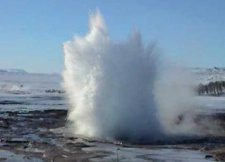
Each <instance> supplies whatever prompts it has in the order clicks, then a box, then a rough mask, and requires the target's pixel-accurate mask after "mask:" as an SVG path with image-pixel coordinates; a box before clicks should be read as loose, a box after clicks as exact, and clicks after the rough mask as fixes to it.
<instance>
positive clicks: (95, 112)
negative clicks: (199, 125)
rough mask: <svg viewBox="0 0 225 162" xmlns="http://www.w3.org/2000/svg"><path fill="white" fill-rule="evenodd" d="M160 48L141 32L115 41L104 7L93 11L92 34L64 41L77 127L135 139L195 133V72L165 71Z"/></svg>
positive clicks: (86, 132)
mask: <svg viewBox="0 0 225 162" xmlns="http://www.w3.org/2000/svg"><path fill="white" fill-rule="evenodd" d="M156 53H157V52H155V48H154V45H153V44H149V45H147V46H145V45H143V43H142V41H141V35H140V34H139V33H138V32H133V33H132V34H131V35H130V37H129V38H128V39H127V40H126V41H124V42H120V43H115V42H113V41H112V40H110V38H109V36H108V33H107V29H106V26H105V23H104V21H103V18H102V16H101V14H100V12H99V11H97V12H95V13H94V14H91V15H90V31H89V32H88V33H87V35H86V36H84V37H78V36H76V37H75V38H74V39H73V40H72V41H68V42H66V43H64V54H65V56H64V57H65V60H64V61H65V70H64V73H63V77H64V84H63V85H64V87H65V89H66V92H67V95H68V98H69V102H70V104H71V109H70V110H69V113H68V120H70V121H72V124H73V126H72V130H73V132H74V133H75V134H79V135H83V136H89V137H93V136H94V137H102V138H113V139H129V140H141V139H158V138H164V136H165V134H182V133H187V132H188V133H193V130H194V127H195V125H194V123H193V120H192V115H191V113H189V112H191V109H192V107H193V106H192V104H193V102H192V97H193V96H194V93H193V91H192V89H191V87H190V86H191V82H189V81H188V79H187V78H189V77H187V76H188V75H186V74H185V73H184V72H183V71H179V73H178V71H174V70H173V69H172V68H170V70H165V69H164V70H162V69H163V68H160V65H159V61H158V56H157V54H156ZM176 75H179V76H176ZM181 78H183V79H181ZM189 83H190V84H189ZM185 114H187V115H185ZM185 116H189V117H187V118H186V117H185Z"/></svg>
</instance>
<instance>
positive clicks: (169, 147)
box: [0, 109, 225, 162]
mask: <svg viewBox="0 0 225 162" xmlns="http://www.w3.org/2000/svg"><path fill="white" fill-rule="evenodd" d="M66 116H67V110H51V109H49V110H42V111H38V110H34V111H26V110H24V111H1V114H0V161H6V162H7V161H8V162H10V161H11V162H22V161H35V162H36V161H37V162H39V161H52V162H53V161H54V162H64V161H65V162H76V161H77V162H88V161H97V162H100V161H101V162H103V161H104V162H112V161H123V162H134V161H138V162H146V161H159V162H162V161H163V162H164V161H171V162H172V161H177V162H179V161H214V160H219V161H225V137H223V136H206V137H201V138H197V139H189V140H184V141H180V142H178V143H176V142H173V141H171V142H168V143H164V144H162V143H160V142H158V143H155V144H151V145H132V144H129V143H123V144H122V143H120V142H112V141H103V140H96V139H85V138H78V137H73V136H72V135H71V134H70V133H69V132H68V131H67V129H66V127H67V125H66V123H67V122H66ZM199 118H201V119H204V118H207V119H208V120H210V119H213V120H214V121H215V119H216V122H217V123H220V125H223V123H224V121H225V114H223V113H219V114H213V115H211V116H207V115H205V116H201V117H199Z"/></svg>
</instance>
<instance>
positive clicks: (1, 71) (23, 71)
mask: <svg viewBox="0 0 225 162" xmlns="http://www.w3.org/2000/svg"><path fill="white" fill-rule="evenodd" d="M0 73H28V72H26V71H25V70H23V69H0Z"/></svg>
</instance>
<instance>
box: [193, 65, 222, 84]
mask: <svg viewBox="0 0 225 162" xmlns="http://www.w3.org/2000/svg"><path fill="white" fill-rule="evenodd" d="M191 71H192V72H193V74H194V75H195V78H196V79H197V82H198V83H202V84H207V83H209V82H215V81H225V68H217V67H214V68H191Z"/></svg>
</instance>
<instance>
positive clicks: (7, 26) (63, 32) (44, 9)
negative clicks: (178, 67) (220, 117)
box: [0, 0, 225, 73]
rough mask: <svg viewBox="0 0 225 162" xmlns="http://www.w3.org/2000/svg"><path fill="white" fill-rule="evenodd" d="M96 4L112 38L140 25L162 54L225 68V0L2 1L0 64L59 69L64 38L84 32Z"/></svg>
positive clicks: (121, 37)
mask: <svg viewBox="0 0 225 162" xmlns="http://www.w3.org/2000/svg"><path fill="white" fill-rule="evenodd" d="M96 8H98V9H99V10H100V11H101V13H102V14H103V16H104V18H105V21H106V24H107V26H108V31H109V34H110V36H111V38H112V39H113V40H115V41H119V40H125V39H126V37H127V36H128V35H129V33H130V32H131V31H132V30H134V29H138V30H139V31H140V32H141V34H142V37H143V39H144V42H149V41H152V40H153V41H157V42H158V47H159V48H160V50H161V52H162V54H163V56H164V57H165V58H168V59H170V60H172V61H175V62H178V63H181V64H184V65H186V66H195V67H211V66H223V67H225V0H186V1H184V0H183V1H181V0H118V1H116V0H99V1H97V0H89V1H88V0H36V1H31V0H10V1H9V0H1V1H0V68H21V69H25V70H27V71H30V72H45V73H52V72H57V73H59V72H61V71H62V69H63V50H62V44H63V42H65V41H67V40H70V39H72V37H73V35H75V34H78V35H84V34H85V33H86V31H87V30H88V15H89V13H90V11H93V10H95V9H96Z"/></svg>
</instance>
